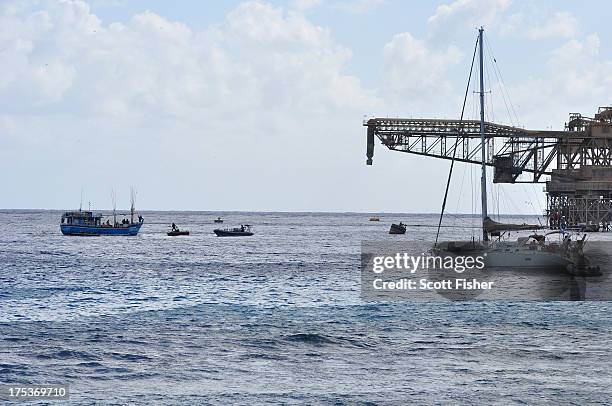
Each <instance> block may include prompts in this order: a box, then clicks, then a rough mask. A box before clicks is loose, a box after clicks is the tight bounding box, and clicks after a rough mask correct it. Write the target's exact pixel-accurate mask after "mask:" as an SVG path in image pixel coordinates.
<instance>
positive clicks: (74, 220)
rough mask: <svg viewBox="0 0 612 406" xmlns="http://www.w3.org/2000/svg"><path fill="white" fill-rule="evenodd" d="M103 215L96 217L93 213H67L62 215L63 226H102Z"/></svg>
mask: <svg viewBox="0 0 612 406" xmlns="http://www.w3.org/2000/svg"><path fill="white" fill-rule="evenodd" d="M101 223H102V215H101V214H96V215H94V214H93V213H92V212H91V211H81V210H79V211H67V212H66V213H64V214H63V215H62V224H69V225H81V226H100V225H101Z"/></svg>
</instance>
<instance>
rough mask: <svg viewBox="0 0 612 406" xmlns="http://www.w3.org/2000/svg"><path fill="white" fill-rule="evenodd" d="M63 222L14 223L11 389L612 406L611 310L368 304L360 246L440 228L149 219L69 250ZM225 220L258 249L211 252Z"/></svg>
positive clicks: (190, 398)
mask: <svg viewBox="0 0 612 406" xmlns="http://www.w3.org/2000/svg"><path fill="white" fill-rule="evenodd" d="M60 215H61V213H60V212H56V211H3V212H0V383H10V384H50V383H56V384H68V385H69V386H70V400H69V402H68V403H71V404H79V405H81V404H142V405H150V404H249V405H250V404H259V403H272V404H301V403H309V404H313V403H332V404H353V403H356V402H357V403H371V404H408V403H416V404H430V403H447V402H453V403H464V404H474V403H476V404H490V403H496V404H551V405H558V404H606V403H610V402H611V401H612V372H610V371H611V370H612V350H611V348H612V317H610V311H611V310H612V305H611V304H610V302H550V303H545V302H544V303H538V302H484V303H483V302H451V301H443V300H440V301H435V302H426V303H415V302H405V303H403V302H399V303H378V302H371V303H370V302H364V301H363V300H362V299H361V298H360V279H359V276H360V273H359V261H360V243H361V241H364V240H369V239H391V238H397V236H389V235H388V234H386V232H387V230H388V227H389V224H390V222H391V221H392V220H394V221H399V220H403V221H404V222H405V223H409V224H435V222H436V220H437V218H436V217H435V216H433V215H383V216H382V218H381V221H380V222H379V223H376V222H368V221H367V219H368V217H369V215H366V214H351V213H343V214H316V213H293V214H290V213H210V212H208V213H204V212H201V213H197V212H145V213H143V215H144V217H145V225H144V226H143V227H142V230H141V232H140V234H139V235H138V236H137V237H65V236H62V235H61V234H60V232H59V216H60ZM218 215H221V216H223V217H224V218H226V223H225V224H224V225H225V226H231V225H237V224H245V223H247V224H253V225H254V226H255V232H256V235H255V236H254V237H251V238H240V239H231V238H217V237H215V236H214V234H212V229H213V228H215V226H216V225H215V224H214V223H213V222H212V219H214V218H216V217H217V216H218ZM450 221H451V223H452V222H454V221H456V219H455V220H450ZM459 221H460V224H458V227H457V228H446V229H445V233H446V236H447V237H449V238H459V237H462V236H465V235H466V233H468V232H467V231H465V229H464V228H462V227H460V226H464V225H466V224H469V223H470V222H471V223H474V220H472V219H468V218H463V219H460V220H459ZM171 222H175V223H177V224H178V225H179V226H181V227H184V228H188V229H190V231H191V233H192V235H190V236H189V237H175V238H171V237H167V236H166V235H165V231H167V225H168V224H170V223H171ZM433 233H434V229H432V228H424V227H420V228H417V227H409V234H412V235H411V236H410V237H411V238H414V239H423V240H430V239H431V238H433ZM400 238H403V237H400Z"/></svg>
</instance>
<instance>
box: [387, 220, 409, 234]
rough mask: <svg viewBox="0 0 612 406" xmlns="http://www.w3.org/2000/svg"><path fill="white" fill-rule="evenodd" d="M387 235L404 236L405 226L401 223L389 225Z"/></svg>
mask: <svg viewBox="0 0 612 406" xmlns="http://www.w3.org/2000/svg"><path fill="white" fill-rule="evenodd" d="M389 234H406V225H405V224H404V223H402V222H401V221H400V223H399V224H391V228H390V229H389Z"/></svg>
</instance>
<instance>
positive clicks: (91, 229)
mask: <svg viewBox="0 0 612 406" xmlns="http://www.w3.org/2000/svg"><path fill="white" fill-rule="evenodd" d="M134 215H135V210H134V196H133V194H132V207H131V208H130V218H129V219H128V218H124V219H123V220H121V221H117V213H116V211H115V210H114V209H113V214H112V216H109V219H107V220H106V222H104V221H103V220H102V218H103V217H104V216H103V215H102V214H94V213H93V212H92V211H86V210H81V209H79V210H78V211H68V212H66V213H64V214H63V215H62V222H61V224H60V230H61V231H62V234H64V235H79V236H98V235H137V234H138V231H140V227H142V225H143V223H144V218H143V217H142V216H141V215H138V221H134ZM111 217H112V223H111Z"/></svg>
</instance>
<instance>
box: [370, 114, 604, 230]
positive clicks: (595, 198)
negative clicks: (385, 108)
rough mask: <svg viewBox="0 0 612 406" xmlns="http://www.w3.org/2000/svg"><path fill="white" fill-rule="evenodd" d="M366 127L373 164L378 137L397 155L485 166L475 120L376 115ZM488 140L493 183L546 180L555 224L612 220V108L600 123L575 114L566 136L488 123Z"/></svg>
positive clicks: (595, 222) (548, 210) (596, 118)
mask: <svg viewBox="0 0 612 406" xmlns="http://www.w3.org/2000/svg"><path fill="white" fill-rule="evenodd" d="M363 125H364V126H365V127H367V137H368V139H367V154H366V155H367V164H368V165H371V164H372V158H373V156H374V140H375V139H376V138H378V139H379V140H380V141H381V143H382V144H383V145H385V146H386V147H387V148H389V149H391V150H394V151H401V152H407V153H411V154H416V155H424V156H429V157H435V158H441V159H448V160H450V159H453V158H454V159H455V160H456V161H459V162H466V163H472V164H481V152H480V151H481V143H480V121H477V120H462V121H460V120H446V119H402V118H372V119H369V120H367V121H364V123H363ZM485 138H486V154H485V156H486V164H487V165H488V166H491V167H493V168H494V177H493V181H494V182H496V183H544V182H545V183H546V191H547V200H548V205H547V206H548V209H547V215H548V216H549V219H550V225H551V226H552V227H556V226H558V223H559V219H560V218H561V217H562V216H565V217H566V220H567V224H568V225H576V224H581V223H584V224H588V223H592V224H601V223H602V222H610V221H612V107H600V108H599V110H598V112H597V114H595V117H594V118H589V117H584V116H582V115H580V114H576V113H572V114H570V119H569V121H568V123H567V124H566V125H565V130H564V131H540V130H527V129H524V128H518V127H512V126H506V125H500V124H495V123H490V122H486V123H485ZM455 146H456V151H455ZM547 178H548V179H547Z"/></svg>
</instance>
